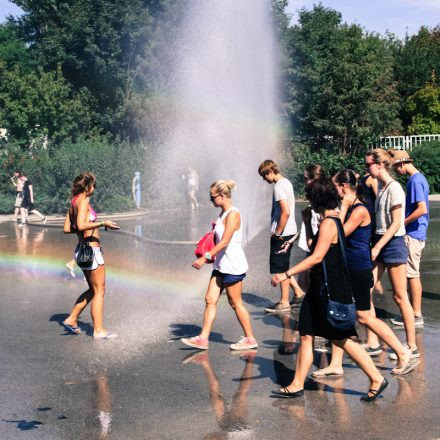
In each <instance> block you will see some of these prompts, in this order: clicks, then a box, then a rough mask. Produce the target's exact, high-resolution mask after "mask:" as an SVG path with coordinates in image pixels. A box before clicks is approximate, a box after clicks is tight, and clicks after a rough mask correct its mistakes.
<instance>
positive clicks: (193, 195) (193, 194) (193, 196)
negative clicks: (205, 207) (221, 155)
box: [182, 168, 199, 210]
mask: <svg viewBox="0 0 440 440" xmlns="http://www.w3.org/2000/svg"><path fill="white" fill-rule="evenodd" d="M182 179H184V180H186V184H187V191H188V197H189V200H190V204H191V209H192V210H194V209H196V208H198V207H199V202H198V200H197V192H198V190H199V175H198V174H197V171H196V170H194V169H193V168H188V170H187V172H186V174H183V175H182Z"/></svg>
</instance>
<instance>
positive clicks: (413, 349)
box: [388, 344, 420, 361]
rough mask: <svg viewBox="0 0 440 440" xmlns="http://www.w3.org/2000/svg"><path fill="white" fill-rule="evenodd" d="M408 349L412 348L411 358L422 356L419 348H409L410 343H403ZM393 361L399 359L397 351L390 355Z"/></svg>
mask: <svg viewBox="0 0 440 440" xmlns="http://www.w3.org/2000/svg"><path fill="white" fill-rule="evenodd" d="M403 345H404V346H405V347H406V348H407V349H408V350H411V356H410V359H416V358H419V357H420V352H419V350H417V347H416V348H411V349H410V348H409V345H408V344H403ZM388 357H389V358H390V359H391V360H392V361H397V354H396V353H390V355H389V356H388Z"/></svg>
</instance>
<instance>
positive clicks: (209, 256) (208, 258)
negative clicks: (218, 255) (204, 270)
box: [205, 252, 212, 260]
mask: <svg viewBox="0 0 440 440" xmlns="http://www.w3.org/2000/svg"><path fill="white" fill-rule="evenodd" d="M205 258H206V259H207V260H212V257H211V254H210V253H209V252H205Z"/></svg>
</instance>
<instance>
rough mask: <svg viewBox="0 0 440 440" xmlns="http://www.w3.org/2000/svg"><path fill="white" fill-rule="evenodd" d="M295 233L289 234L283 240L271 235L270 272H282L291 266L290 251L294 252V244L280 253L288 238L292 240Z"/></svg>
mask: <svg viewBox="0 0 440 440" xmlns="http://www.w3.org/2000/svg"><path fill="white" fill-rule="evenodd" d="M292 237H293V235H288V236H286V237H283V239H282V240H280V239H279V238H276V237H274V236H272V237H270V259H269V265H270V273H282V272H286V270H288V269H289V267H290V253H291V252H292V246H289V249H288V250H287V252H283V253H281V254H279V253H278V252H279V251H280V250H281V246H282V245H283V244H284V243H285V242H286V241H288V240H290V239H291V238H292Z"/></svg>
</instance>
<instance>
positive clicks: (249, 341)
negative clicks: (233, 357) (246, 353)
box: [229, 336, 258, 350]
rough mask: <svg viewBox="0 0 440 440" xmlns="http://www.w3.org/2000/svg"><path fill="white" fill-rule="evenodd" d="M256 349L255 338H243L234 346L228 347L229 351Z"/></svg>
mask: <svg viewBox="0 0 440 440" xmlns="http://www.w3.org/2000/svg"><path fill="white" fill-rule="evenodd" d="M257 347H258V344H257V341H256V340H255V338H246V337H244V336H243V337H242V338H241V339H240V340H239V341H238V342H237V343H236V344H231V345H230V346H229V348H230V349H231V350H250V349H252V348H257Z"/></svg>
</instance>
